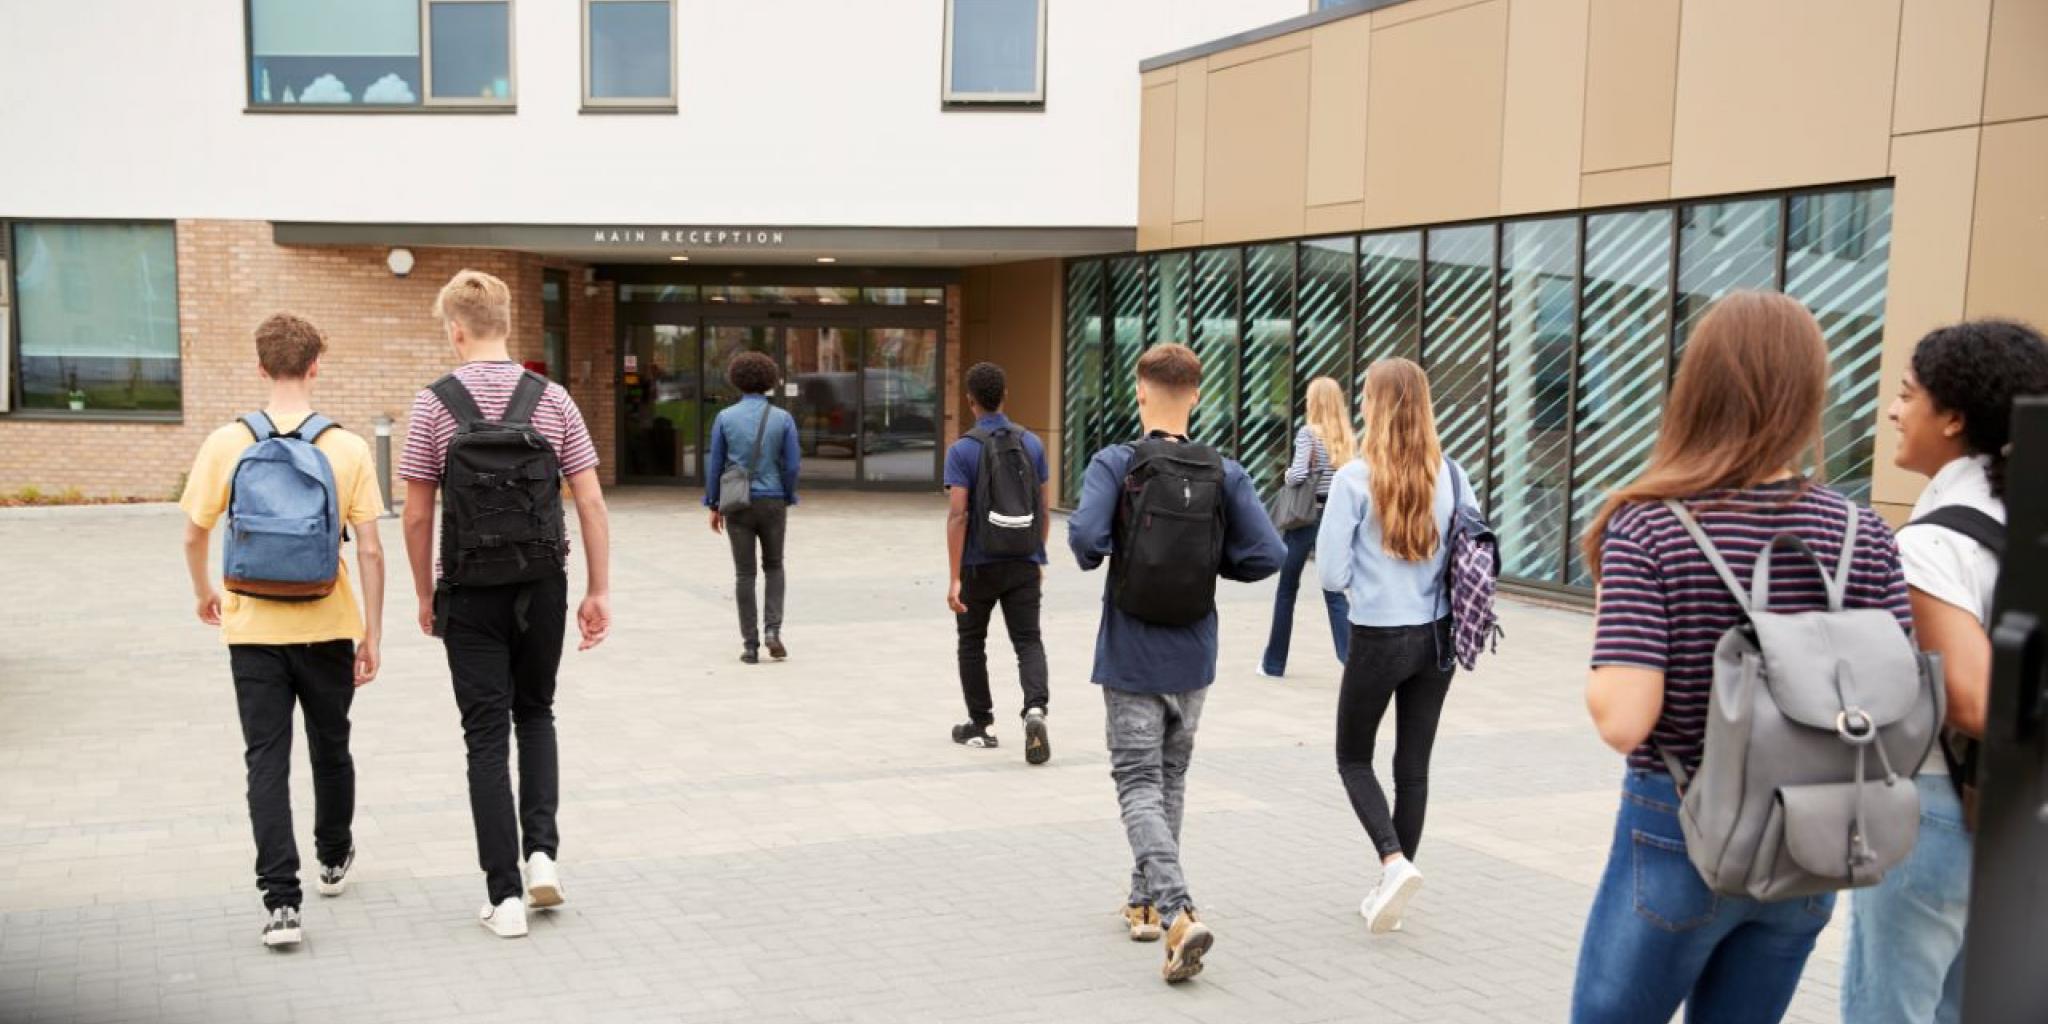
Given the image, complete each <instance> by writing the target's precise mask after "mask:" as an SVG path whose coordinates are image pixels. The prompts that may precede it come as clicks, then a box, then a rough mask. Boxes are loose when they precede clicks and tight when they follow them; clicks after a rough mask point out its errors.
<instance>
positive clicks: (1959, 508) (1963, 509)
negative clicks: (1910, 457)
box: [1906, 505, 2005, 829]
mask: <svg viewBox="0 0 2048 1024" xmlns="http://www.w3.org/2000/svg"><path fill="white" fill-rule="evenodd" d="M1906 525H1907V526H1922V525H1925V526H1939V527H1941V528H1942V529H1944V530H1949V531H1951V532H1953V533H1959V534H1962V535H1963V536H1965V537H1968V538H1969V539H1971V540H1973V541H1976V542H1977V544H1978V545H1979V546H1981V547H1983V548H1984V550H1986V551H1989V552H1991V555H1992V557H1993V558H1996V559H1998V560H1999V562H2001V563H2003V562H2004V561H2005V524H2004V523H2001V522H1999V521H1998V520H1996V519H1993V518H1991V517H1990V516H1989V515H1986V514H1984V513H1983V512H1980V511H1978V510H1976V509H1974V508H1971V507H1969V506H1968V505H1943V506H1941V507H1940V508H1937V509H1934V510H1933V511H1931V512H1929V513H1927V514H1926V515H1924V516H1921V517H1920V518H1918V519H1915V520H1913V521H1912V522H1910V523H1907V524H1906ZM1981 748H1982V744H1981V743H1980V742H1979V741H1978V740H1975V739H1972V738H1971V737H1969V736H1966V735H1964V734H1962V733H1960V732H1957V731H1955V730H1954V729H1948V728H1944V729H1942V730H1941V758H1942V760H1943V761H1946V762H1947V763H1948V778H1949V784H1950V785H1952V786H1954V787H1955V790H1956V799H1958V800H1961V801H1962V803H1963V821H1964V823H1965V824H1966V825H1968V826H1969V827H1970V828H1972V829H1975V828H1976V827H1977V762H1978V754H1979V752H1980V750H1981Z"/></svg>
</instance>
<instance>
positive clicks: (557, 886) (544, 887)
mask: <svg viewBox="0 0 2048 1024" xmlns="http://www.w3.org/2000/svg"><path fill="white" fill-rule="evenodd" d="M564 898H565V897H564V896H563V895H562V876H561V874H560V873H559V872H557V871H556V870H555V859H554V858H553V857H550V856H548V855H547V854H545V853H541V852H539V851H535V853H534V855H533V856H531V857H528V858H526V901H527V903H528V904H529V905H531V906H533V907H534V908H536V909H540V910H546V909H548V908H550V907H559V906H561V905H562V900H563V899H564Z"/></svg>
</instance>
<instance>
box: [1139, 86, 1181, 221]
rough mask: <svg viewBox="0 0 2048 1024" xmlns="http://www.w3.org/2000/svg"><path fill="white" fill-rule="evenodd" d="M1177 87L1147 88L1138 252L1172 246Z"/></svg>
mask: <svg viewBox="0 0 2048 1024" xmlns="http://www.w3.org/2000/svg"><path fill="white" fill-rule="evenodd" d="M1177 98H1178V86H1177V83H1175V82H1174V81H1173V80H1172V79H1167V80H1166V82H1165V83H1164V84H1162V85H1153V86H1147V87H1146V88H1145V97H1144V101H1143V105H1142V106H1141V107H1140V112H1139V116H1138V248H1140V249H1157V248H1162V247H1164V246H1168V245H1171V244H1173V163H1174V161H1173V149H1174V145H1173V130H1174V125H1175V122H1176V118H1175V117H1174V108H1175V106H1176V104H1175V100H1176V99H1177Z"/></svg>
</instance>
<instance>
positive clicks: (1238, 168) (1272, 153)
mask: <svg viewBox="0 0 2048 1024" xmlns="http://www.w3.org/2000/svg"><path fill="white" fill-rule="evenodd" d="M1308 72H1309V52H1308V50H1307V49H1305V48H1304V49H1296V50H1291V51H1288V52H1285V53H1280V54H1278V55H1275V56H1272V57H1267V58H1265V59H1263V60H1256V61H1252V62H1250V63H1245V64H1238V65H1234V66H1232V67H1228V68H1224V69H1223V70H1221V71H1216V72H1213V73H1211V74H1210V75H1209V96H1208V108H1209V110H1208V113H1209V116H1208V122H1209V123H1208V128H1207V133H1208V146H1207V158H1206V163H1207V170H1206V177H1205V182H1204V184H1205V189H1204V193H1203V197H1202V240H1203V241H1204V242H1211V243H1214V242H1235V241H1242V240H1245V239H1252V238H1272V237H1288V236H1293V235H1299V234H1301V232H1302V220H1303V218H1302V207H1303V205H1304V198H1305V192H1304V183H1305V181H1306V177H1307V174H1306V172H1307V168H1306V164H1307V158H1308V78H1309V73H1308Z"/></svg>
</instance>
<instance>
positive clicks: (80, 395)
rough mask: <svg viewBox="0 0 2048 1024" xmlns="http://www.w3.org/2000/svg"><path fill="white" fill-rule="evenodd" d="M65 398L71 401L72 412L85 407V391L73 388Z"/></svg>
mask: <svg viewBox="0 0 2048 1024" xmlns="http://www.w3.org/2000/svg"><path fill="white" fill-rule="evenodd" d="M65 400H66V401H67V402H69V403H70V405H71V411H72V412H78V411H79V410H81V409H84V408H85V392H83V391H80V390H78V389H77V388H72V389H71V393H70V394H68V395H66V396H65Z"/></svg>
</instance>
